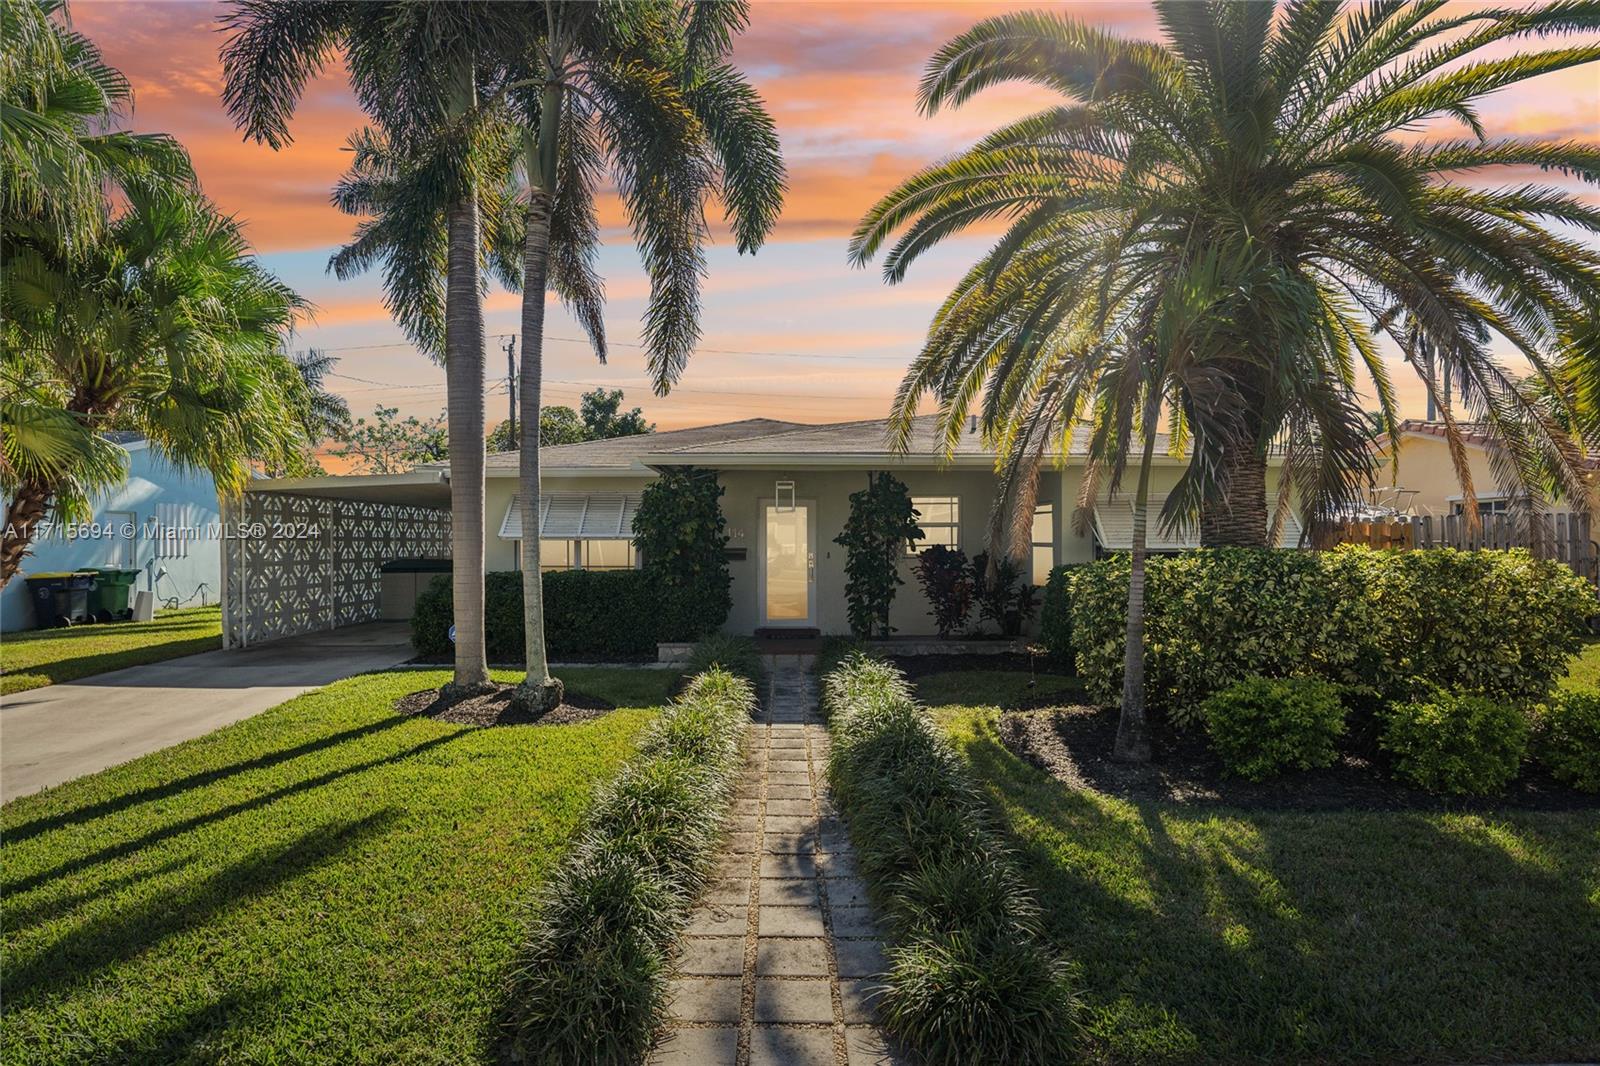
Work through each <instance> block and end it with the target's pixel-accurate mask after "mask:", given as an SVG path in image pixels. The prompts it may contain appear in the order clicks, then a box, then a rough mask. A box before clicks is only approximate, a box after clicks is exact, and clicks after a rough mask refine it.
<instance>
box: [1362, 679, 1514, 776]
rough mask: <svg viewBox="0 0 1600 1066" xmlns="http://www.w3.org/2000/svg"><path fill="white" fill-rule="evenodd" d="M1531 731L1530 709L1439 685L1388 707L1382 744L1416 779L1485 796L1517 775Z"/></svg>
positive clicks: (1404, 771)
mask: <svg viewBox="0 0 1600 1066" xmlns="http://www.w3.org/2000/svg"><path fill="white" fill-rule="evenodd" d="M1529 732H1530V729H1529V723H1528V715H1527V712H1526V711H1524V710H1523V709H1522V708H1520V707H1517V706H1516V705H1514V704H1510V703H1504V702H1501V701H1499V700H1494V699H1490V698H1489V697H1487V696H1481V695H1478V694H1476V693H1458V692H1447V691H1444V690H1440V691H1438V692H1436V693H1434V694H1433V695H1432V696H1430V697H1428V698H1427V699H1422V700H1415V701H1413V702H1410V703H1397V704H1395V705H1394V706H1392V707H1390V708H1389V710H1388V713H1387V715H1386V720H1385V724H1384V729H1383V738H1382V740H1381V741H1380V745H1381V746H1382V748H1383V749H1384V750H1385V751H1387V752H1389V754H1390V755H1391V756H1392V757H1393V759H1394V768H1395V771H1396V772H1397V773H1398V774H1399V775H1400V776H1401V777H1403V778H1405V779H1406V780H1408V781H1410V782H1411V783H1412V784H1414V785H1418V786H1420V787H1422V788H1425V789H1427V790H1428V791H1429V792H1444V793H1452V794H1455V795H1462V796H1482V795H1486V794H1488V793H1491V792H1499V791H1501V790H1502V789H1504V788H1505V787H1506V785H1507V784H1509V783H1510V782H1511V780H1512V778H1514V777H1516V776H1517V771H1518V770H1519V769H1521V767H1522V757H1523V756H1524V755H1525V754H1527V750H1528V735H1529Z"/></svg>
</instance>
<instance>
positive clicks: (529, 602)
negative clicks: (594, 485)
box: [517, 87, 564, 713]
mask: <svg viewBox="0 0 1600 1066" xmlns="http://www.w3.org/2000/svg"><path fill="white" fill-rule="evenodd" d="M560 107H561V98H560V90H559V87H551V88H547V89H546V90H545V92H544V97H543V99H542V101H541V108H540V130H539V137H538V139H537V140H536V139H535V138H534V137H533V135H532V134H531V133H530V134H529V135H528V136H527V137H526V139H525V151H526V155H527V170H528V228H527V238H526V241H525V243H524V244H523V248H522V379H521V382H520V386H519V389H518V392H519V398H520V402H521V406H522V446H521V448H520V449H519V456H518V466H517V472H518V492H519V495H520V497H521V499H522V611H523V615H522V624H523V641H524V645H525V647H526V657H527V670H528V675H527V677H525V678H523V681H522V684H521V685H519V686H518V687H517V701H518V702H519V703H521V704H522V705H524V706H526V707H528V708H529V709H531V710H533V711H534V712H536V713H544V712H546V711H550V710H554V709H555V708H556V707H558V706H560V704H561V699H562V696H563V695H564V692H563V689H562V684H561V682H560V681H558V680H556V679H555V678H553V677H551V676H550V660H549V656H548V655H547V653H546V651H545V644H544V576H543V575H542V574H541V573H540V570H539V491H540V486H539V408H540V378H541V377H542V375H543V372H544V366H543V364H544V301H545V284H546V279H547V277H548V275H549V263H550V204H551V199H552V195H551V194H552V192H553V190H554V186H555V181H554V178H555V167H554V165H553V164H554V158H553V157H554V152H546V151H543V150H541V149H542V146H546V145H548V146H551V147H554V146H555V144H556V141H555V138H556V137H557V136H558V130H559V114H560Z"/></svg>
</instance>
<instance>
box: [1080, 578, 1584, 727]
mask: <svg viewBox="0 0 1600 1066" xmlns="http://www.w3.org/2000/svg"><path fill="white" fill-rule="evenodd" d="M1146 565H1147V567H1148V573H1147V577H1146V588H1145V611H1146V615H1145V627H1146V628H1145V641H1146V643H1145V648H1146V651H1145V656H1146V657H1145V675H1146V684H1147V690H1146V691H1147V695H1148V699H1149V701H1150V706H1151V707H1152V709H1155V710H1161V711H1165V712H1166V713H1167V714H1168V715H1169V716H1171V718H1172V719H1173V720H1175V721H1177V722H1179V723H1186V722H1188V721H1190V720H1191V719H1192V717H1193V715H1194V712H1195V710H1196V708H1197V707H1198V706H1199V704H1200V702H1201V701H1202V700H1204V699H1205V698H1206V697H1207V696H1209V695H1210V694H1211V693H1213V692H1215V691H1217V690H1219V689H1222V688H1226V687H1227V686H1228V685H1231V684H1233V683H1234V682H1236V681H1241V680H1243V679H1244V678H1246V677H1253V676H1254V677H1267V678H1275V677H1289V676H1294V675H1300V674H1312V675H1315V676H1318V677H1321V678H1323V679H1324V680H1327V681H1331V682H1333V683H1334V684H1336V685H1339V686H1341V687H1344V686H1364V687H1366V688H1367V689H1369V690H1370V692H1371V694H1372V698H1373V699H1374V701H1376V702H1377V703H1379V704H1381V705H1387V704H1389V703H1392V702H1395V701H1397V700H1409V699H1415V698H1418V697H1419V696H1424V695H1426V694H1427V692H1429V691H1430V690H1431V689H1432V688H1435V687H1449V688H1458V689H1462V690H1468V691H1481V692H1483V693H1485V694H1486V695H1488V696H1491V697H1493V698H1496V699H1500V700H1504V701H1506V702H1518V703H1531V702H1536V701H1538V700H1540V699H1542V698H1543V697H1544V696H1545V695H1546V694H1547V693H1548V692H1549V691H1550V686H1551V684H1552V683H1553V681H1554V679H1555V678H1556V677H1558V676H1559V675H1560V674H1561V672H1562V671H1563V670H1564V669H1565V667H1566V663H1567V659H1568V658H1569V657H1570V655H1571V654H1572V653H1573V652H1574V651H1576V650H1577V647H1578V643H1579V632H1580V627H1581V625H1582V623H1583V621H1584V619H1585V618H1587V617H1588V616H1589V615H1591V614H1593V613H1594V612H1595V608H1596V603H1595V597H1594V592H1593V589H1592V588H1591V587H1590V586H1589V585H1588V584H1587V582H1585V581H1584V580H1583V579H1582V578H1580V577H1578V576H1577V575H1576V574H1574V573H1573V572H1572V571H1571V570H1570V569H1568V568H1567V567H1566V566H1564V565H1563V564H1561V563H1555V562H1548V561H1542V560H1536V559H1534V558H1533V557H1532V555H1530V554H1529V553H1528V552H1527V551H1525V550H1520V549H1519V550H1514V551H1505V552H1461V551H1453V550H1449V549H1443V550H1433V549H1430V550H1425V551H1374V550H1372V549H1368V548H1358V547H1351V546H1347V547H1341V548H1337V549H1334V550H1333V551H1328V552H1308V551H1282V550H1272V549H1264V550H1254V549H1247V548H1218V549H1208V550H1200V551H1192V552H1184V553H1182V554H1179V555H1171V556H1158V557H1154V558H1151V559H1150V560H1148V562H1147V564H1146ZM1061 580H1062V582H1063V583H1066V584H1068V585H1069V586H1070V589H1071V620H1070V627H1069V628H1068V633H1069V634H1070V640H1071V641H1072V644H1073V647H1074V650H1075V652H1076V660H1077V667H1078V672H1079V674H1080V675H1081V676H1082V677H1083V679H1084V683H1085V684H1086V685H1087V687H1088V689H1089V693H1090V696H1091V698H1093V699H1095V700H1098V701H1100V702H1102V703H1115V702H1116V700H1117V699H1118V697H1119V696H1120V694H1121V691H1122V644H1123V638H1124V629H1125V627H1126V618H1127V594H1128V559H1127V557H1126V556H1114V557H1112V558H1110V559H1107V560H1103V561H1101V562H1097V563H1092V564H1089V565H1086V566H1082V567H1078V568H1076V569H1075V571H1074V572H1073V573H1072V574H1071V576H1070V577H1063V578H1062V579H1061ZM1052 633H1054V634H1057V636H1055V637H1052V641H1056V640H1059V634H1060V633H1061V627H1056V628H1055V629H1053V630H1052ZM1051 646H1052V650H1054V651H1056V652H1057V653H1058V654H1059V653H1060V651H1061V648H1060V647H1059V645H1058V644H1056V643H1052V645H1051Z"/></svg>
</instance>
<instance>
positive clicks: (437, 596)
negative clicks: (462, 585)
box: [411, 570, 720, 662]
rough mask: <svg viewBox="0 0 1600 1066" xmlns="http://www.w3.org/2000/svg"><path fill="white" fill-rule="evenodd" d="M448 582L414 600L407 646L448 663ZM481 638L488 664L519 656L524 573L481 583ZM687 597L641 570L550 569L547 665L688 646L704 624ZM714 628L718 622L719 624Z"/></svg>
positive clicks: (440, 580) (439, 580)
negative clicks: (673, 644)
mask: <svg viewBox="0 0 1600 1066" xmlns="http://www.w3.org/2000/svg"><path fill="white" fill-rule="evenodd" d="M450 588H451V582H450V578H449V577H448V576H440V577H436V578H434V580H433V584H432V585H430V586H428V588H427V590H426V591H425V592H423V593H422V595H420V596H418V597H417V603H416V608H415V610H414V611H413V612H412V615H411V646H412V647H413V648H415V649H416V652H417V654H418V655H421V656H426V657H432V658H440V657H447V656H449V655H450V654H451V653H452V651H453V649H452V646H451V644H450V626H451V625H452V624H453V623H454V622H455V606H454V604H453V603H452V601H451V595H450ZM483 610H484V638H485V644H486V646H487V650H488V656H489V660H490V661H491V662H521V661H522V659H523V657H524V644H525V642H524V639H523V638H524V634H523V618H522V574H521V573H520V572H518V571H509V572H506V571H501V572H496V573H492V574H487V575H485V577H484V590H483ZM703 616H704V611H703V610H698V609H697V605H696V603H694V602H692V601H691V599H690V597H689V596H688V595H687V594H686V593H682V592H679V591H677V590H675V589H665V588H662V587H661V586H660V585H659V584H658V583H657V582H656V581H654V580H652V579H651V578H650V576H649V575H647V574H646V573H645V572H644V571H642V570H551V571H549V572H547V573H546V574H545V575H544V639H545V647H546V649H547V652H548V654H549V656H550V658H552V659H556V660H560V659H654V658H655V657H656V644H657V642H659V641H664V640H693V639H695V638H696V637H698V636H700V635H701V634H702V632H703V627H704V625H705V624H706V620H705V618H704V617H703ZM719 624H720V623H719Z"/></svg>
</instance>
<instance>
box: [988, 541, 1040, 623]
mask: <svg viewBox="0 0 1600 1066" xmlns="http://www.w3.org/2000/svg"><path fill="white" fill-rule="evenodd" d="M972 584H973V594H974V596H976V598H977V601H978V618H979V619H980V620H982V621H985V622H993V623H994V624H995V625H997V626H999V627H1000V635H1001V636H1004V637H1014V636H1017V635H1018V634H1019V633H1021V632H1022V627H1023V625H1024V624H1025V623H1026V622H1027V621H1028V619H1030V618H1032V617H1033V612H1034V610H1035V609H1036V608H1037V607H1038V605H1039V604H1038V600H1037V599H1036V598H1035V595H1034V587H1033V586H1032V585H1031V584H1029V583H1028V582H1026V581H1024V580H1023V579H1022V567H1021V566H1020V565H1018V563H1017V561H1016V560H1015V559H1011V558H1008V557H1007V556H1004V555H1002V556H1001V557H1000V558H999V559H998V560H996V561H995V564H994V574H993V575H991V574H990V573H989V553H988V552H981V553H979V554H978V555H975V556H973V558H972Z"/></svg>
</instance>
